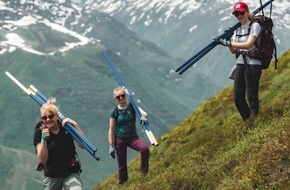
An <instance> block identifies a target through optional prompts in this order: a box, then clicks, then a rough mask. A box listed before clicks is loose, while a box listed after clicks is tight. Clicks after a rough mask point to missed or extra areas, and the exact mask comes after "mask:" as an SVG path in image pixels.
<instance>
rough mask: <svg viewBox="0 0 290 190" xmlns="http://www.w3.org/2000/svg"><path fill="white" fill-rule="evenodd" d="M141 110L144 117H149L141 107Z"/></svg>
mask: <svg viewBox="0 0 290 190" xmlns="http://www.w3.org/2000/svg"><path fill="white" fill-rule="evenodd" d="M139 110H140V112H141V115H142V117H147V116H148V114H147V112H145V111H144V110H143V109H142V108H141V107H139Z"/></svg>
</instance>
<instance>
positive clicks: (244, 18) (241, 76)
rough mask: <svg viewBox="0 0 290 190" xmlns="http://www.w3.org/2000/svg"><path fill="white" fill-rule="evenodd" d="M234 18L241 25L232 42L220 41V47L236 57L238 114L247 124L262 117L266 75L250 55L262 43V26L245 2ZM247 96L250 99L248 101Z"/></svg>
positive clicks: (235, 8) (235, 9)
mask: <svg viewBox="0 0 290 190" xmlns="http://www.w3.org/2000/svg"><path fill="white" fill-rule="evenodd" d="M232 14H233V15H234V16H235V17H236V18H237V20H238V21H239V22H240V23H241V26H240V27H239V28H238V29H237V30H236V31H234V34H233V36H232V37H231V40H227V39H218V43H219V44H221V45H224V46H228V47H229V49H230V51H231V52H232V53H233V54H236V58H237V61H236V68H235V72H234V100H235V105H236V108H237V110H238V111H239V113H240V115H241V117H242V118H243V120H244V121H246V120H247V119H249V118H251V117H255V116H257V114H258V113H259V96H258V93H259V81H260V77H261V74H262V66H261V65H262V63H261V61H260V60H257V59H254V58H250V57H249V56H248V55H247V54H246V52H248V51H249V50H252V49H255V48H256V46H255V42H256V41H257V42H259V40H260V38H258V37H259V35H260V32H261V26H260V25H259V24H258V23H257V22H251V18H252V15H251V14H250V13H249V8H248V5H247V4H246V3H244V2H237V3H235V4H234V10H233V12H232ZM246 93H247V99H248V101H247V100H246Z"/></svg>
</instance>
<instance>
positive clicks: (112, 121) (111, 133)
mask: <svg viewBox="0 0 290 190" xmlns="http://www.w3.org/2000/svg"><path fill="white" fill-rule="evenodd" d="M115 127H116V120H115V118H110V121H109V131H108V141H109V144H111V145H114V131H115Z"/></svg>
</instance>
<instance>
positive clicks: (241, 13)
mask: <svg viewBox="0 0 290 190" xmlns="http://www.w3.org/2000/svg"><path fill="white" fill-rule="evenodd" d="M233 15H235V17H238V16H239V15H241V16H244V15H245V12H239V11H236V12H233Z"/></svg>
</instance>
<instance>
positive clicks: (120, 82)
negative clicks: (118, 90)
mask: <svg viewBox="0 0 290 190" xmlns="http://www.w3.org/2000/svg"><path fill="white" fill-rule="evenodd" d="M102 55H103V57H104V59H105V60H106V62H107V63H108V65H109V67H110V68H111V70H112V71H113V73H114V75H115V77H116V78H117V80H118V82H119V84H120V85H121V86H122V87H123V88H124V90H125V92H126V94H127V95H128V99H129V101H130V102H131V104H132V105H133V108H134V110H135V112H136V115H137V117H138V119H139V120H141V117H142V114H141V112H140V110H139V106H138V104H137V102H136V101H135V99H134V97H133V95H131V94H130V92H129V90H128V89H127V87H126V83H125V81H124V80H123V79H122V77H121V75H120V73H119V72H118V70H117V69H116V68H115V66H114V65H113V63H112V61H111V60H110V58H109V57H108V55H107V54H106V53H105V52H102ZM142 126H143V128H144V130H145V133H146V135H147V137H148V139H149V141H150V143H151V144H152V145H155V146H157V145H158V142H157V141H156V138H155V136H154V135H153V133H152V131H151V130H150V128H149V124H148V123H144V124H142Z"/></svg>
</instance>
